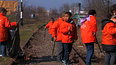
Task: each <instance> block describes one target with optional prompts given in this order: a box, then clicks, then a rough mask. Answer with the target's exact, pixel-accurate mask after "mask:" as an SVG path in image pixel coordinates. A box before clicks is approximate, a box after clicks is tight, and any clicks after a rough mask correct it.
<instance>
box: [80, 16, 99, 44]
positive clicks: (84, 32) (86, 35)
mask: <svg viewBox="0 0 116 65" xmlns="http://www.w3.org/2000/svg"><path fill="white" fill-rule="evenodd" d="M96 31H97V23H96V18H95V16H93V15H89V17H88V18H87V20H86V21H85V22H84V23H83V24H82V25H81V37H82V42H83V43H90V42H95V36H93V32H96Z"/></svg>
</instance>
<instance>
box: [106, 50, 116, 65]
mask: <svg viewBox="0 0 116 65" xmlns="http://www.w3.org/2000/svg"><path fill="white" fill-rule="evenodd" d="M115 60H116V52H106V54H105V61H104V65H114V63H115Z"/></svg>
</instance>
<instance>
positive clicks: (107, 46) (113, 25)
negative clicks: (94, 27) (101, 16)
mask: <svg viewBox="0 0 116 65" xmlns="http://www.w3.org/2000/svg"><path fill="white" fill-rule="evenodd" d="M112 7H113V10H112V9H111V12H112V14H111V15H112V16H111V19H105V20H103V21H102V34H103V35H102V48H103V50H104V51H105V60H104V65H114V64H115V61H116V14H114V13H116V4H115V6H112ZM113 11H115V12H113Z"/></svg>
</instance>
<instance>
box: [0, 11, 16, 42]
mask: <svg viewBox="0 0 116 65" xmlns="http://www.w3.org/2000/svg"><path fill="white" fill-rule="evenodd" d="M16 26H17V24H16V22H11V23H10V22H9V20H8V19H7V17H5V16H4V15H3V13H0V41H6V40H8V36H9V35H8V28H12V27H16Z"/></svg>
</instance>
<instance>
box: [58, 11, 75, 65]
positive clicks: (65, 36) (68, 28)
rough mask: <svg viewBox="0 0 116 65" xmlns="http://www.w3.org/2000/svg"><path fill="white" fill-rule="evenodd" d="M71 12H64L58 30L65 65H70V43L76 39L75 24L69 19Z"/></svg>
mask: <svg viewBox="0 0 116 65" xmlns="http://www.w3.org/2000/svg"><path fill="white" fill-rule="evenodd" d="M71 17H72V13H70V12H65V15H64V20H65V21H64V22H62V23H61V25H60V31H61V34H62V36H61V39H62V40H61V41H62V44H63V52H64V55H63V56H64V57H63V61H64V62H63V63H64V64H65V65H72V63H71V62H70V60H69V54H70V52H71V50H72V45H73V43H74V41H75V40H77V28H76V24H75V22H74V21H73V19H71Z"/></svg>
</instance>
